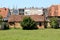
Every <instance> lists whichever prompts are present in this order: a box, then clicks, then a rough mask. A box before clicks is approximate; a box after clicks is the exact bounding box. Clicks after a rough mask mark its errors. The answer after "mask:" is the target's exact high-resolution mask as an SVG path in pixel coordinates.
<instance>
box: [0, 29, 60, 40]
mask: <svg viewBox="0 0 60 40" xmlns="http://www.w3.org/2000/svg"><path fill="white" fill-rule="evenodd" d="M0 40H60V29H43V30H21V29H13V30H0Z"/></svg>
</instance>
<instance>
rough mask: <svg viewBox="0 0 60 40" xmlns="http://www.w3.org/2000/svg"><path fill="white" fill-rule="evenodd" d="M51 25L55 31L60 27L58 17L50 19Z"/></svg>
mask: <svg viewBox="0 0 60 40" xmlns="http://www.w3.org/2000/svg"><path fill="white" fill-rule="evenodd" d="M50 25H51V27H52V28H55V29H57V28H58V27H59V24H58V22H57V18H56V17H53V18H51V19H50Z"/></svg>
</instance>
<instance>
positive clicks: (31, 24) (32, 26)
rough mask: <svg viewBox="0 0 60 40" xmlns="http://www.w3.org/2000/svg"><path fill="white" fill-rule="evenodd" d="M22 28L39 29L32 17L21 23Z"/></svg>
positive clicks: (24, 19)
mask: <svg viewBox="0 0 60 40" xmlns="http://www.w3.org/2000/svg"><path fill="white" fill-rule="evenodd" d="M21 26H22V28H23V29H28V30H29V29H37V26H36V22H35V21H34V20H32V19H31V18H30V17H24V18H23V21H22V22H21Z"/></svg>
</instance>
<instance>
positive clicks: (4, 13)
mask: <svg viewBox="0 0 60 40" xmlns="http://www.w3.org/2000/svg"><path fill="white" fill-rule="evenodd" d="M7 14H8V8H0V15H1V16H2V17H3V18H5V17H7Z"/></svg>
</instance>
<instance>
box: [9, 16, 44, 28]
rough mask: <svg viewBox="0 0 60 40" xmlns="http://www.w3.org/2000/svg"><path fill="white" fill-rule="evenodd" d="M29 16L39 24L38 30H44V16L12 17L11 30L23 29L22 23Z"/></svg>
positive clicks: (10, 21)
mask: <svg viewBox="0 0 60 40" xmlns="http://www.w3.org/2000/svg"><path fill="white" fill-rule="evenodd" d="M25 16H27V17H30V18H31V19H33V20H34V21H35V22H36V23H37V27H38V28H44V26H45V25H44V21H45V20H44V16H42V15H11V16H10V17H9V19H8V23H9V27H10V28H21V24H20V22H21V21H23V18H24V17H25Z"/></svg>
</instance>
